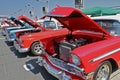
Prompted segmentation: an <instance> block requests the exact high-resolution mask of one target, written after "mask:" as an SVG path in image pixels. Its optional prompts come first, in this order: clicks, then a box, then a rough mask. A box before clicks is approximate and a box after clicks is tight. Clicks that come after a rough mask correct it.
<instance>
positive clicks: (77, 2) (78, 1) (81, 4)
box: [75, 0, 84, 9]
mask: <svg viewBox="0 0 120 80" xmlns="http://www.w3.org/2000/svg"><path fill="white" fill-rule="evenodd" d="M83 7H84V1H83V0H75V8H77V9H83Z"/></svg>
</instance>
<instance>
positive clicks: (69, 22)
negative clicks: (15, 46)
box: [17, 7, 120, 80]
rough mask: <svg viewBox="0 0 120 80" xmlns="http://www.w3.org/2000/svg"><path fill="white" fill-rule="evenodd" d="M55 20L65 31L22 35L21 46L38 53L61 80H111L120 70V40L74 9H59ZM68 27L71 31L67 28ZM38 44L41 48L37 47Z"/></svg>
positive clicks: (39, 61)
mask: <svg viewBox="0 0 120 80" xmlns="http://www.w3.org/2000/svg"><path fill="white" fill-rule="evenodd" d="M46 16H49V17H54V18H55V19H57V20H58V21H59V22H60V23H61V24H62V25H63V27H64V28H63V29H60V30H55V31H45V32H41V34H39V35H38V34H36V33H34V34H29V35H23V36H20V38H19V39H18V41H17V43H21V44H19V47H22V48H29V49H31V50H38V49H39V51H41V52H40V54H39V55H40V57H39V58H38V61H37V62H38V63H39V64H40V65H41V66H44V67H45V68H46V70H47V71H48V72H49V73H50V74H52V75H53V76H55V77H56V78H58V79H59V80H103V79H104V80H108V79H109V77H110V74H111V73H112V71H114V70H116V69H118V68H119V67H120V63H119V62H120V58H119V54H120V37H119V36H111V35H110V34H109V33H108V32H107V31H106V30H104V29H103V28H102V27H101V26H99V25H98V24H97V23H96V22H94V21H93V20H92V19H90V18H89V17H88V16H86V15H85V14H83V13H82V12H81V11H79V10H77V9H74V8H71V7H57V8H54V9H53V10H52V11H51V12H49V13H48V14H47V15H46ZM66 28H67V29H66ZM37 45H38V47H36V46H37Z"/></svg>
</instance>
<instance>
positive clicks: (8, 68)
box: [0, 31, 120, 80]
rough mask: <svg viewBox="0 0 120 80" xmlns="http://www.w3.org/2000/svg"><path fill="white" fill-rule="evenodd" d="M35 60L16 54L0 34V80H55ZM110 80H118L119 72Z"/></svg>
mask: <svg viewBox="0 0 120 80" xmlns="http://www.w3.org/2000/svg"><path fill="white" fill-rule="evenodd" d="M0 32H1V31H0ZM36 60H37V56H33V55H30V54H29V53H23V54H20V53H18V52H17V51H16V50H15V48H14V46H13V44H12V43H8V42H7V41H6V40H5V37H4V36H2V35H1V33H0V80H57V79H56V78H54V77H53V76H52V75H50V74H49V73H48V72H47V71H46V70H45V68H43V67H40V66H39V65H38V64H36ZM111 80H120V70H118V71H116V72H114V73H113V74H112V76H111Z"/></svg>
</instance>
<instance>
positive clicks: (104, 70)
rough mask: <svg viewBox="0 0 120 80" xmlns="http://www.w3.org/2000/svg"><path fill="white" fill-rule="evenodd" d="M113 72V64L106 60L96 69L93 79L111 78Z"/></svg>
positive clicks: (104, 79)
mask: <svg viewBox="0 0 120 80" xmlns="http://www.w3.org/2000/svg"><path fill="white" fill-rule="evenodd" d="M111 73H112V66H111V63H110V62H109V61H105V62H103V63H101V64H100V66H99V67H98V68H97V70H96V71H95V74H94V77H93V80H109V78H110V74H111Z"/></svg>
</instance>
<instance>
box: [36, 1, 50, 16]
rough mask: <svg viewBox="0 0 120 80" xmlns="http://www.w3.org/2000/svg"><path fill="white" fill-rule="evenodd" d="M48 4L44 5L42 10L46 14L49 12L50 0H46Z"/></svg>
mask: <svg viewBox="0 0 120 80" xmlns="http://www.w3.org/2000/svg"><path fill="white" fill-rule="evenodd" d="M36 1H37V2H39V1H42V0H36ZM44 2H45V3H46V5H45V6H44V7H42V11H43V13H44V14H47V13H48V12H49V0H44Z"/></svg>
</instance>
